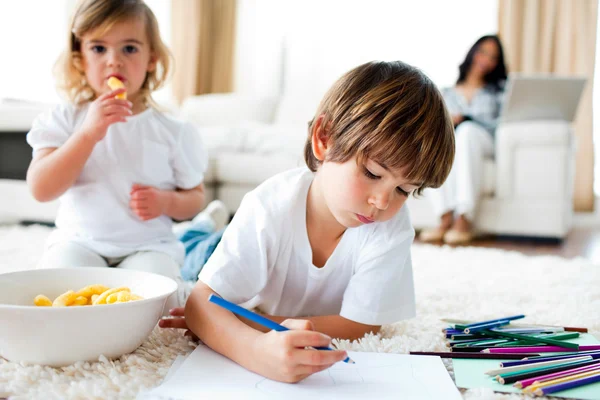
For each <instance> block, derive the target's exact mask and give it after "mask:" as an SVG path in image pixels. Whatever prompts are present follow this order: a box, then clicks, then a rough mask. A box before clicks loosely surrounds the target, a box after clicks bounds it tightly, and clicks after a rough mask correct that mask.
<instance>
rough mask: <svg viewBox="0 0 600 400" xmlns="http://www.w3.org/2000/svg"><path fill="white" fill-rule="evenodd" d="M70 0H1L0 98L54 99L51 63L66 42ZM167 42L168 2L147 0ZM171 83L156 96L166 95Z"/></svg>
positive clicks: (168, 32)
mask: <svg viewBox="0 0 600 400" xmlns="http://www.w3.org/2000/svg"><path fill="white" fill-rule="evenodd" d="M75 3H76V2H75V1H73V0H52V1H47V0H20V1H0V49H1V50H2V62H1V63H0V99H6V98H10V99H19V100H28V101H36V102H57V101H59V99H60V97H59V95H58V94H57V92H56V87H55V82H54V77H53V75H52V68H53V65H54V63H55V61H56V59H57V58H58V56H59V55H60V53H61V51H62V50H63V49H64V46H66V45H67V40H68V34H67V26H68V24H69V22H70V15H71V12H72V10H73V7H74V6H75ZM146 3H147V4H148V5H149V6H150V8H152V10H153V11H154V13H155V15H156V17H157V19H158V22H159V25H160V29H161V34H162V37H163V40H165V42H166V44H167V46H168V45H169V44H170V38H171V32H170V30H171V4H170V2H169V1H164V0H148V1H146ZM170 90H171V89H170V87H167V88H164V89H162V90H161V91H159V92H157V94H156V97H157V98H158V99H161V98H169V97H170Z"/></svg>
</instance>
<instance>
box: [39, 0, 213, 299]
mask: <svg viewBox="0 0 600 400" xmlns="http://www.w3.org/2000/svg"><path fill="white" fill-rule="evenodd" d="M169 66H170V53H169V51H168V50H167V48H166V47H165V45H164V43H163V42H162V40H161V38H160V34H159V30H158V24H157V21H156V18H155V16H154V14H153V13H152V11H151V10H150V9H149V8H148V6H146V5H145V4H144V2H143V1H141V0H128V1H121V0H84V1H82V2H81V3H80V4H79V5H78V7H77V9H76V12H75V14H74V16H73V19H72V23H71V27H70V29H69V43H68V47H67V50H66V51H65V52H64V54H63V55H62V57H61V58H60V59H59V61H58V62H57V73H58V79H59V84H60V85H59V86H60V87H61V88H62V89H63V90H64V91H65V93H66V95H67V97H68V100H69V101H70V104H63V105H60V106H58V107H56V108H55V109H54V110H53V111H51V112H50V113H48V114H45V115H42V116H40V117H38V118H37V119H36V121H35V122H34V124H33V127H32V129H31V131H30V132H29V133H28V135H27V141H28V143H29V144H30V145H31V147H32V148H33V160H32V161H31V164H30V166H29V170H28V173H27V182H28V185H29V187H30V189H31V192H32V193H33V196H34V197H35V198H36V199H37V200H39V201H49V200H53V199H55V198H57V197H60V201H61V204H60V208H59V211H58V216H57V219H56V227H57V229H56V231H55V232H53V234H52V235H51V237H50V238H49V240H48V243H47V247H46V251H45V254H44V256H43V258H42V260H41V262H40V267H42V268H53V267H78V266H105V267H106V266H110V267H115V266H118V267H120V268H131V269H141V270H146V271H150V272H155V273H159V274H162V275H165V276H168V277H171V278H174V279H177V280H179V279H180V278H179V277H180V272H179V267H180V265H181V264H182V263H183V257H184V250H183V245H182V243H181V242H180V241H178V240H177V238H176V237H175V236H174V235H173V233H172V230H171V228H172V222H171V219H172V218H174V219H187V218H190V217H192V216H194V215H196V214H197V213H198V211H199V210H200V209H201V207H202V205H203V203H204V189H203V185H202V180H203V175H204V171H205V169H206V164H207V159H206V155H205V153H204V149H203V146H202V143H201V141H200V137H199V135H198V133H197V132H196V130H195V129H194V128H193V127H192V126H191V125H190V124H187V123H183V122H180V121H178V120H175V119H173V118H171V117H169V116H167V115H166V114H164V113H163V112H161V111H159V110H158V109H157V108H156V107H155V104H154V103H153V101H152V98H151V96H150V95H151V93H152V91H154V90H156V89H158V88H159V87H161V86H162V85H163V84H164V82H165V79H166V77H167V75H168V72H169ZM112 77H115V78H117V79H119V80H120V81H121V82H123V83H124V88H121V89H117V90H111V89H110V88H109V86H108V84H107V82H108V80H109V79H110V78H112ZM123 93H126V94H127V100H124V99H120V98H117V97H116V96H118V95H122V94H123ZM119 97H120V96H119ZM172 303H173V302H172ZM175 304H176V302H175Z"/></svg>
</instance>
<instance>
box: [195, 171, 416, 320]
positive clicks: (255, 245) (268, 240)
mask: <svg viewBox="0 0 600 400" xmlns="http://www.w3.org/2000/svg"><path fill="white" fill-rule="evenodd" d="M313 177H314V174H313V173H312V172H311V171H310V170H308V169H307V168H299V169H294V170H290V171H287V172H283V173H281V174H279V175H276V176H274V177H273V178H271V179H269V180H267V181H266V182H264V183H263V184H262V185H260V186H259V187H258V188H256V189H255V190H253V191H252V192H250V193H248V194H247V195H246V196H245V197H244V199H243V201H242V204H241V205H240V208H239V209H238V211H237V212H236V214H235V217H234V218H233V221H232V222H231V224H230V225H229V227H228V228H227V229H226V230H225V233H224V235H223V239H222V240H221V242H220V243H219V245H218V246H217V248H216V249H215V252H214V253H213V255H212V256H211V257H210V259H209V260H208V262H207V263H206V265H205V266H204V268H203V269H202V271H201V273H200V275H199V279H200V280H201V281H202V282H204V283H206V284H207V285H208V286H209V287H210V288H211V289H212V290H214V291H215V292H217V293H218V294H219V295H220V296H222V297H224V298H225V299H227V300H229V301H232V302H234V303H237V304H242V305H243V307H246V308H254V307H258V308H259V309H260V310H262V311H263V312H265V313H267V314H270V315H279V316H286V317H302V316H315V315H341V316H342V317H344V318H347V319H350V320H352V321H356V322H360V323H363V324H370V325H381V324H387V323H392V322H396V321H398V320H400V319H404V318H410V317H413V316H414V315H415V296H414V286H413V273H412V263H411V257H410V246H411V243H412V241H413V238H414V230H413V228H412V226H411V223H410V218H409V215H408V210H407V208H406V206H404V207H402V209H401V210H400V211H399V212H398V214H397V215H396V216H394V218H392V219H391V220H389V221H386V222H381V223H373V224H369V225H362V226H359V227H356V228H350V229H347V230H346V232H344V234H343V236H342V238H341V239H340V241H339V243H338V245H337V247H336V249H335V250H334V252H333V253H332V254H331V256H330V257H329V259H328V260H327V262H326V264H325V265H324V266H323V267H322V268H317V267H315V266H314V265H313V263H312V250H311V247H310V243H309V240H308V235H307V231H306V200H307V196H308V189H309V187H310V184H311V182H312V181H313Z"/></svg>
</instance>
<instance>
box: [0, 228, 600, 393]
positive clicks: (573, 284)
mask: <svg viewBox="0 0 600 400" xmlns="http://www.w3.org/2000/svg"><path fill="white" fill-rule="evenodd" d="M49 232H50V229H49V228H45V227H41V226H30V227H17V226H8V227H0V272H8V271H16V270H21V269H27V268H33V267H34V266H35V264H36V262H37V260H38V259H39V257H40V256H41V253H42V250H43V244H44V241H45V239H46V237H47V235H48V233H49ZM413 263H414V264H413V268H414V272H415V285H416V291H417V304H418V317H417V318H415V319H412V320H410V321H404V322H399V323H396V324H393V325H389V326H385V327H384V328H383V329H382V332H381V333H380V334H379V335H376V336H373V335H371V336H367V337H365V338H364V339H362V340H360V341H358V342H353V343H350V342H346V341H343V342H340V343H338V345H339V346H340V347H342V348H345V349H350V350H356V351H377V352H390V353H406V352H408V351H410V350H413V351H442V350H445V346H444V338H443V335H442V333H441V329H442V328H443V327H444V326H445V324H444V323H442V322H440V320H439V319H440V318H444V317H447V318H462V319H474V320H481V319H488V318H489V319H491V318H495V317H498V316H502V315H513V314H521V313H523V314H526V315H528V318H527V321H528V322H532V323H536V322H537V323H545V324H557V325H558V324H566V325H573V326H587V327H589V328H590V329H591V333H592V334H595V335H596V336H597V337H599V338H600V336H599V335H600V319H598V309H600V291H599V290H598V288H599V287H600V265H593V264H592V263H590V262H589V261H587V260H584V259H582V258H576V259H571V260H567V259H563V258H558V257H527V256H524V255H522V254H520V253H516V252H507V251H502V250H490V249H481V248H457V249H453V248H449V247H436V246H429V245H415V246H414V247H413ZM2 323H10V322H8V321H3V322H2ZM192 349H193V343H190V342H189V341H188V340H187V339H186V338H184V337H182V335H181V332H174V331H172V330H159V329H156V330H155V331H154V332H153V333H152V335H151V336H150V338H149V339H148V340H147V341H146V342H145V343H144V344H143V345H142V346H141V347H140V348H139V349H138V350H136V351H135V352H134V353H132V354H129V355H126V356H123V357H121V358H120V359H118V360H113V361H109V360H106V359H101V360H99V361H98V362H93V363H77V364H75V365H72V366H69V367H64V368H49V367H40V366H23V365H20V364H16V363H11V362H8V361H6V360H4V359H2V358H0V398H2V397H9V396H10V398H11V399H46V400H50V399H64V398H69V399H90V398H92V399H108V398H110V399H113V398H114V399H117V398H123V399H131V398H135V396H136V395H137V394H138V393H139V392H140V391H144V390H146V389H149V388H152V387H154V386H156V385H158V384H160V382H161V380H162V378H163V377H164V376H165V375H166V373H167V371H168V370H169V367H170V366H171V363H172V362H173V361H174V360H175V358H176V357H177V356H178V355H183V354H186V353H188V352H189V351H191V350H192ZM446 365H447V366H448V369H449V370H450V372H451V373H452V368H451V364H450V363H448V362H446ZM463 396H464V398H465V399H502V400H508V399H511V400H512V399H522V398H523V397H522V396H519V395H515V394H500V393H494V392H492V391H490V390H483V389H478V390H468V391H463Z"/></svg>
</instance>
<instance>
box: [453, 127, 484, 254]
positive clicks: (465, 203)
mask: <svg viewBox="0 0 600 400" xmlns="http://www.w3.org/2000/svg"><path fill="white" fill-rule="evenodd" d="M493 152H494V140H493V138H492V136H491V135H490V133H489V132H488V131H486V130H485V129H484V128H482V127H481V126H480V125H478V124H477V123H474V122H470V121H467V122H463V123H462V124H460V125H459V126H458V128H457V130H456V155H455V159H454V165H453V167H452V170H453V172H454V174H455V176H454V179H455V188H456V214H457V218H456V219H455V221H454V224H453V226H452V229H451V230H450V231H448V232H447V233H446V235H445V236H444V241H446V242H447V243H452V244H457V243H465V242H469V241H470V240H471V239H472V234H471V228H472V221H473V217H474V214H475V211H476V209H477V203H478V200H479V197H480V196H481V180H482V171H483V163H484V160H485V157H489V156H491V155H492V154H493Z"/></svg>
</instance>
